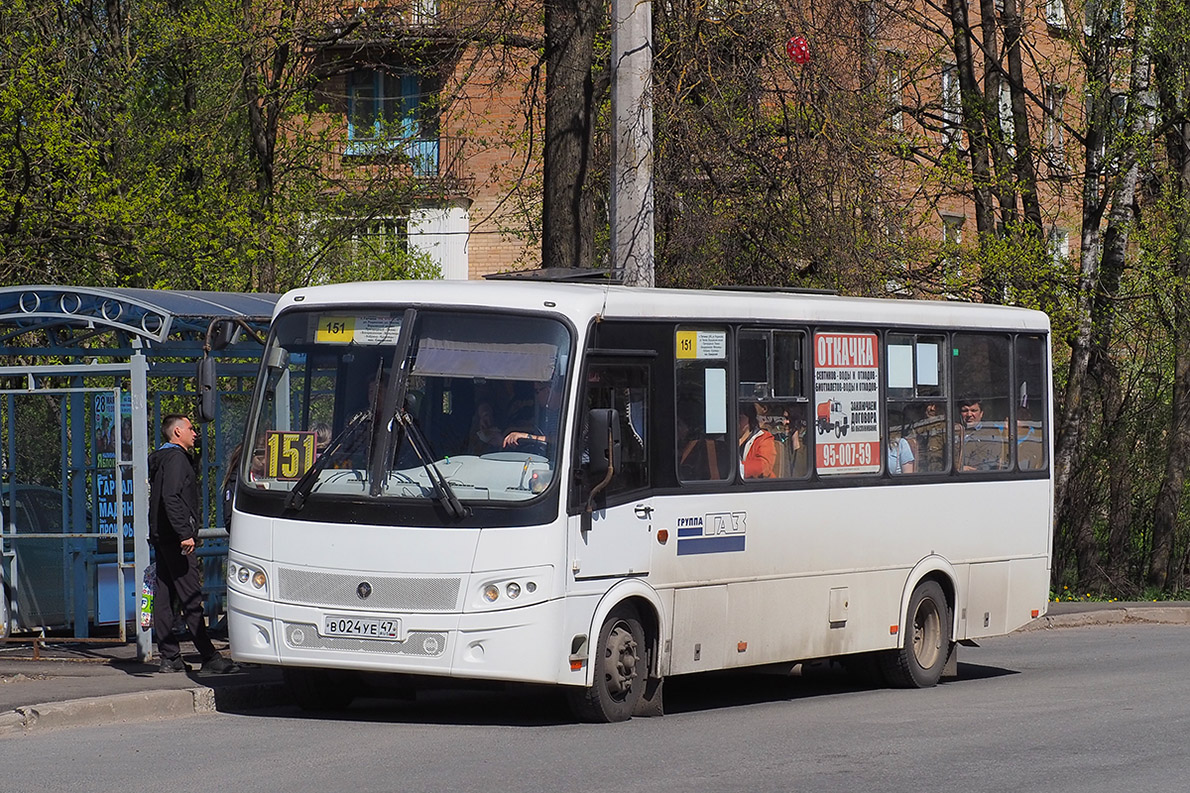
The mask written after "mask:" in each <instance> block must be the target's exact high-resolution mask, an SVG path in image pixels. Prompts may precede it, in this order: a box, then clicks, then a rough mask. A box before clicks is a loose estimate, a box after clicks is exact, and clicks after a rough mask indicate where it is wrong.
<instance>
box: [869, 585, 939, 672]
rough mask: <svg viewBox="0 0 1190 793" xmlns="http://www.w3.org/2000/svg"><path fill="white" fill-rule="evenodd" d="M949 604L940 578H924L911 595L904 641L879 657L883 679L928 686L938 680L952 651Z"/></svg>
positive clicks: (906, 616)
mask: <svg viewBox="0 0 1190 793" xmlns="http://www.w3.org/2000/svg"><path fill="white" fill-rule="evenodd" d="M950 629H951V624H950V606H949V605H948V604H947V602H946V593H945V592H943V591H942V586H941V584H939V583H938V582H937V581H923V582H922V583H920V584H918V586H917V588H916V589H914V590H913V597H911V598H909V610H908V612H907V613H906V615H905V630H906V631H907V632H906V634H905V644H904V646H903V647H901V648H900V649H899V650H890V651H888V652H886V653H884V654H883V655H881V657H880V667H881V671H882V672H884V679H885V680H886V681H887V682H888V684H889V685H890V686H893V687H895V688H929V687H931V686H933V685H936V684H937V683H938V680H939V678H941V677H942V669H943V667H945V666H946V658H947V656H948V655H949V653H950V638H951V637H950Z"/></svg>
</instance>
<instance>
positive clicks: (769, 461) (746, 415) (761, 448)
mask: <svg viewBox="0 0 1190 793" xmlns="http://www.w3.org/2000/svg"><path fill="white" fill-rule="evenodd" d="M739 445H740V475H741V476H743V477H744V478H745V479H772V478H773V477H774V476H775V473H774V470H775V466H776V463H777V441H776V439H775V438H774V437H773V436H772V434H771V433H769V432H768V431H767V430H763V429H761V428H760V420H759V419H758V418H757V417H756V403H755V402H741V403H740V424H739Z"/></svg>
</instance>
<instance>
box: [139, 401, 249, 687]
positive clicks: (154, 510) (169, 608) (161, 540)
mask: <svg viewBox="0 0 1190 793" xmlns="http://www.w3.org/2000/svg"><path fill="white" fill-rule="evenodd" d="M161 434H162V435H163V436H164V438H165V443H164V444H162V446H161V448H160V449H158V450H157V451H155V452H153V453H152V454H150V455H149V542H150V543H152V545H153V550H154V551H155V552H156V561H157V592H156V594H155V595H154V597H153V638H154V640H155V641H156V642H157V653H158V654H159V655H160V656H161V667H160V671H162V672H188V671H190V668H189V667H188V666H187V665H186V662H185V661H183V660H182V653H181V649H180V648H179V647H178V638H177V636H175V635H174V619H175V615H176V614H177V611H178V609H179V608H180V609H181V611H182V614H183V615H184V616H185V619H186V625H187V626H188V627H189V628H190V636H191V638H192V639H193V640H194V648H195V649H196V650H198V653H199V655H200V656H201V657H202V668H203V671H205V672H217V673H221V674H222V673H226V672H234V671H237V669H238V667H237V666H236V665H235V664H234V663H232V662H231V661H229V660H227V659H226V658H224V657H222V656H221V655H219V653H218V651H216V650H215V646H214V645H213V644H211V639H210V637H209V636H207V623H206V618H205V616H204V615H203V609H202V580H201V578H200V577H199V572H198V560H197V558H196V557H195V555H194V548H195V545H196V544H197V542H198V529H199V515H200V514H201V513H200V512H199V508H198V478H197V477H196V476H195V473H194V466H193V465H191V463H190V454H191V453H192V452H193V451H194V442H195V440H196V439H197V437H198V433H197V432H196V431H195V429H194V425H192V424H191V423H190V419H188V418H186V417H185V416H182V415H179V414H177V413H171V414H169V415H167V416H166V417H165V418H164V419H163V420H162V422H161Z"/></svg>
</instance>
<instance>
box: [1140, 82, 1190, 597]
mask: <svg viewBox="0 0 1190 793" xmlns="http://www.w3.org/2000/svg"><path fill="white" fill-rule="evenodd" d="M1188 93H1190V92H1188ZM1183 100H1184V101H1185V100H1190V96H1186V95H1183ZM1183 106H1185V105H1183ZM1166 150H1167V153H1168V156H1169V157H1170V161H1171V163H1173V164H1175V165H1176V167H1177V179H1176V181H1175V183H1174V185H1175V187H1174V189H1175V201H1174V206H1175V207H1177V208H1180V209H1181V211H1176V210H1175V212H1174V220H1173V222H1174V223H1176V224H1177V233H1176V236H1175V240H1176V241H1175V248H1174V251H1173V257H1172V259H1173V262H1172V264H1173V276H1174V278H1173V281H1174V284H1175V285H1176V286H1175V289H1176V290H1177V296H1176V297H1175V298H1174V300H1173V312H1174V328H1173V334H1172V336H1173V344H1174V378H1173V410H1172V413H1171V416H1170V427H1169V433H1168V437H1169V457H1168V458H1167V459H1166V463H1165V477H1164V479H1163V480H1162V482H1161V489H1160V491H1158V494H1157V501H1156V503H1155V504H1154V506H1153V553H1152V556H1151V557H1150V560H1149V570H1148V575H1147V576H1146V578H1147V580H1148V583H1150V584H1151V585H1153V586H1159V587H1164V588H1168V587H1169V584H1170V580H1171V572H1172V569H1171V568H1172V562H1173V559H1174V545H1175V540H1176V536H1175V533H1176V530H1177V524H1178V513H1179V512H1180V511H1181V508H1182V494H1183V492H1184V490H1185V485H1186V466H1187V465H1188V464H1190V287H1188V286H1187V279H1188V278H1190V218H1187V215H1186V211H1185V208H1186V206H1187V202H1188V201H1190V122H1185V121H1183V122H1182V123H1180V124H1176V125H1174V127H1173V129H1171V131H1170V132H1169V133H1168V134H1167V135H1166Z"/></svg>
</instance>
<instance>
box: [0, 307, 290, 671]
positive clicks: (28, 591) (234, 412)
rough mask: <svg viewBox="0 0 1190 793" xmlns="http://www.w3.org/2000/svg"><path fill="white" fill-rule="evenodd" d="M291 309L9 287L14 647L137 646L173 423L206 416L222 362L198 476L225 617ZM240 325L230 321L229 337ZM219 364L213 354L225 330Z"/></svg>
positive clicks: (4, 480) (6, 469) (4, 535)
mask: <svg viewBox="0 0 1190 793" xmlns="http://www.w3.org/2000/svg"><path fill="white" fill-rule="evenodd" d="M276 301H277V296H276V295H267V294H249V293H228V292H203V291H164V290H153V289H126V288H111V289H106V288H94V287H71V286H10V287H2V288H0V637H2V638H6V639H9V640H12V639H14V638H15V639H18V640H19V639H21V638H22V637H32V638H33V639H34V640H35V641H36V640H39V639H44V637H48V636H64V637H69V638H70V639H72V640H75V641H80V640H82V641H128V640H129V639H128V628H129V626H133V628H132V630H133V634H134V635H135V639H136V642H137V655H138V657H139V658H141V659H142V660H148V659H149V658H150V656H151V654H152V631H151V629H150V628H151V623H150V624H149V627H146V626H145V623H146V622H148V621H147V620H142V619H141V616H140V611H141V603H140V594H141V587H142V582H143V581H144V580H145V572H146V570H147V569H148V566H149V564H150V561H151V560H150V552H149V545H148V463H147V459H148V455H149V453H150V452H151V451H152V450H153V449H154V448H156V446H157V445H158V443H159V442H160V441H159V438H160V433H159V428H160V423H161V418H162V416H164V415H166V414H168V413H184V414H187V415H190V416H192V417H194V415H195V398H196V392H195V379H194V375H195V372H196V367H197V364H198V361H199V360H200V359H201V358H202V357H203V356H204V354H209V355H211V356H213V357H216V358H218V359H219V375H220V380H219V393H218V399H217V400H216V409H215V415H214V420H213V421H211V422H209V423H207V424H202V425H199V424H197V422H196V426H197V427H199V441H198V449H197V455H196V462H197V468H198V474H199V482H200V488H201V489H202V493H203V495H204V497H203V498H202V510H203V519H204V526H206V527H207V528H206V529H205V530H204V531H203V534H202V535H201V536H202V538H203V544H202V548H201V550H200V555H202V556H203V558H204V570H205V573H204V588H205V589H206V590H207V592H208V596H207V611H208V614H215V613H217V611H218V609H220V608H221V606H222V594H223V583H224V579H223V570H224V566H225V564H224V563H225V560H226V547H227V546H226V537H227V534H226V530H225V527H223V526H222V512H221V509H220V502H219V498H218V494H219V491H220V482H221V481H222V478H223V474H224V468H225V460H226V458H227V455H228V453H229V452H230V450H231V449H232V448H233V447H234V446H235V445H236V444H237V443H239V441H240V436H241V435H242V432H243V422H244V418H245V414H246V405H247V401H248V398H249V397H250V396H251V390H252V384H253V381H254V379H255V375H256V370H257V365H258V362H259V357H260V352H261V345H260V341H261V339H262V338H263V336H264V333H265V331H266V330H267V327H268V323H269V320H270V317H271V315H272V310H273V306H274V305H275V303H276ZM219 320H229V322H222V323H220V322H218V321H219ZM216 328H220V329H223V330H228V329H234V332H229V333H222V334H220V336H221V338H220V344H218V345H216V346H217V347H219V348H220V349H217V350H212V349H211V346H212V345H211V337H212V331H213V330H215V329H216Z"/></svg>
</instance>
